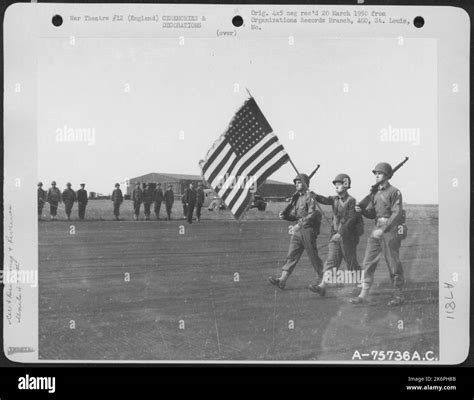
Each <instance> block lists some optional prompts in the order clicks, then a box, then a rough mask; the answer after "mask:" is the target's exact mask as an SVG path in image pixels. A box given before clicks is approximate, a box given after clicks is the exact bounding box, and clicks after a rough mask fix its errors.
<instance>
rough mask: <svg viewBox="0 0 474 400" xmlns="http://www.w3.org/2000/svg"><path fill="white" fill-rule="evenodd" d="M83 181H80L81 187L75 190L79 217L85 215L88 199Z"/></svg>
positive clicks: (82, 217) (81, 217)
mask: <svg viewBox="0 0 474 400" xmlns="http://www.w3.org/2000/svg"><path fill="white" fill-rule="evenodd" d="M85 186H86V184H85V183H81V188H80V189H79V190H78V191H77V193H76V194H77V204H78V206H79V219H84V216H85V215H86V206H87V203H88V202H89V200H88V199H87V190H86V189H84V188H85Z"/></svg>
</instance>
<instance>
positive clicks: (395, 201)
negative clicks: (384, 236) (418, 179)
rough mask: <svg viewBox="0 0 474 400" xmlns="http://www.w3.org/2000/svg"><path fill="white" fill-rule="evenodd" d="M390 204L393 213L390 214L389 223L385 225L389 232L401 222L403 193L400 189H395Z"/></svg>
mask: <svg viewBox="0 0 474 400" xmlns="http://www.w3.org/2000/svg"><path fill="white" fill-rule="evenodd" d="M390 204H391V211H392V214H391V215H390V217H389V219H388V221H387V224H386V225H385V226H384V227H383V229H382V230H383V231H384V232H388V231H389V230H390V229H392V228H393V227H394V226H395V225H397V224H398V223H399V220H400V216H401V215H402V194H401V193H400V191H399V190H397V191H394V192H393V193H392V195H391V196H390Z"/></svg>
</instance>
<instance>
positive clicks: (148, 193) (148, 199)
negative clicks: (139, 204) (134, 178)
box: [143, 183, 153, 221]
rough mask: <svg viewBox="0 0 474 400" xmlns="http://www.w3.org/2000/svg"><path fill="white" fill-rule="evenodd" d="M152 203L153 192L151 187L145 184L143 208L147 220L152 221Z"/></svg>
mask: <svg viewBox="0 0 474 400" xmlns="http://www.w3.org/2000/svg"><path fill="white" fill-rule="evenodd" d="M151 203H153V191H152V190H151V188H150V185H147V184H146V183H143V207H144V208H145V220H146V221H149V220H150V210H151Z"/></svg>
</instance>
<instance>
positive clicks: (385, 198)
mask: <svg viewBox="0 0 474 400" xmlns="http://www.w3.org/2000/svg"><path fill="white" fill-rule="evenodd" d="M362 214H363V215H364V216H365V217H366V218H370V219H375V227H374V230H375V229H381V230H382V231H383V235H382V237H381V238H380V239H376V238H374V237H373V235H372V234H371V235H370V237H369V239H368V241H367V248H366V251H365V257H364V262H363V265H362V268H363V272H364V275H363V286H362V287H363V288H365V289H367V290H368V289H370V287H371V286H372V283H373V279H374V272H375V269H376V268H377V264H378V262H379V260H380V255H381V254H383V255H384V258H385V261H386V263H387V266H388V270H389V272H390V278H391V280H392V283H393V285H394V286H395V288H397V289H401V288H402V287H403V284H404V283H405V279H404V276H403V268H402V264H401V262H400V256H399V250H400V244H401V238H400V236H399V235H398V225H399V224H400V223H401V222H402V221H401V219H402V214H403V208H402V194H401V193H400V191H399V190H398V189H397V188H396V187H394V186H392V185H391V184H390V183H388V182H384V183H383V184H381V185H379V188H378V191H377V193H375V195H374V196H373V198H372V201H371V202H370V203H369V205H368V206H367V207H366V208H365V210H363V211H362Z"/></svg>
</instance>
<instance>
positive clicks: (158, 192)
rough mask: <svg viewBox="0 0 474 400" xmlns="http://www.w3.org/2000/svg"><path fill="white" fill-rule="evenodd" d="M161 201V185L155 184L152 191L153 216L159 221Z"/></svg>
mask: <svg viewBox="0 0 474 400" xmlns="http://www.w3.org/2000/svg"><path fill="white" fill-rule="evenodd" d="M162 201H163V190H161V183H159V182H158V183H157V184H156V188H155V190H154V191H153V202H154V203H155V215H156V219H157V220H159V219H160V209H161V202H162Z"/></svg>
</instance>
